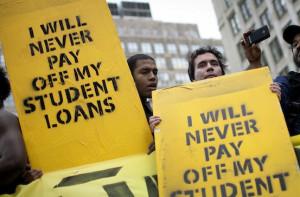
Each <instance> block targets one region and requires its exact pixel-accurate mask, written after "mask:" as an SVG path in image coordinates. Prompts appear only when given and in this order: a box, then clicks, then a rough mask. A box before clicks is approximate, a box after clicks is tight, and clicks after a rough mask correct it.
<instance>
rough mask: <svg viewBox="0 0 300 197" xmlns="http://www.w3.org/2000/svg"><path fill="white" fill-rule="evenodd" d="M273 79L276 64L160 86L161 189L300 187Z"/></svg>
mask: <svg viewBox="0 0 300 197" xmlns="http://www.w3.org/2000/svg"><path fill="white" fill-rule="evenodd" d="M245 79H247V80H245ZM271 82H272V80H271V77H270V75H269V72H268V70H267V69H258V70H252V71H247V72H243V73H237V74H233V75H230V76H225V77H219V78H215V79H211V80H206V81H202V82H196V83H192V84H187V85H182V86H179V87H175V88H170V89H165V90H161V91H156V92H155V94H154V96H153V99H154V110H155V111H154V112H155V114H156V115H159V116H160V117H161V119H162V122H161V124H160V125H159V127H158V128H157V129H156V131H155V138H156V146H157V147H156V150H157V170H158V183H159V192H160V196H173V197H175V196H178V197H182V196H275V195H276V196H296V194H297V193H299V190H300V189H299V187H298V186H297V185H299V183H300V176H299V175H300V174H299V171H298V169H299V167H298V164H297V160H296V157H295V153H294V150H293V146H292V143H291V141H290V138H289V134H288V131H287V128H286V125H285V122H284V117H283V114H282V113H281V109H280V104H279V101H278V98H277V96H276V95H275V94H274V93H272V92H271V91H270V89H269V85H270V83H271ZM174 122H176V124H174Z"/></svg>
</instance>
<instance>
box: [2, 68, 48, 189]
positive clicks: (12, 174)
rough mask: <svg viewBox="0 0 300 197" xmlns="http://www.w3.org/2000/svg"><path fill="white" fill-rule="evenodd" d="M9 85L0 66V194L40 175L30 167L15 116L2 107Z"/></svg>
mask: <svg viewBox="0 0 300 197" xmlns="http://www.w3.org/2000/svg"><path fill="white" fill-rule="evenodd" d="M9 93H10V85H9V81H8V79H7V78H6V74H5V72H4V69H3V68H2V67H0V177H1V178H0V194H5V193H14V192H15V188H16V186H17V185H18V184H28V183H30V182H31V181H33V180H35V179H37V178H39V177H41V176H42V172H41V171H39V170H34V169H31V168H30V165H29V163H28V159H27V153H26V150H25V146H24V142H23V137H22V133H21V129H20V125H19V120H18V118H17V116H15V115H14V114H12V113H10V112H8V111H6V110H5V109H4V100H5V99H6V98H7V97H8V96H9Z"/></svg>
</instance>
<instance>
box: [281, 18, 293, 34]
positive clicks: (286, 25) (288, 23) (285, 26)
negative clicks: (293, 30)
mask: <svg viewBox="0 0 300 197" xmlns="http://www.w3.org/2000/svg"><path fill="white" fill-rule="evenodd" d="M291 24H292V21H291V20H289V21H288V22H287V23H286V24H285V25H284V27H283V28H282V33H283V31H284V30H285V28H287V27H288V26H290V25H291Z"/></svg>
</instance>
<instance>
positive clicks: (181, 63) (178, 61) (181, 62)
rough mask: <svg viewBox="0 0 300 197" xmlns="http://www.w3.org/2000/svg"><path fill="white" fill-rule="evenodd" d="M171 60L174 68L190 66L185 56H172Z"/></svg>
mask: <svg viewBox="0 0 300 197" xmlns="http://www.w3.org/2000/svg"><path fill="white" fill-rule="evenodd" d="M171 61H172V65H173V68H174V69H187V68H188V62H187V61H186V60H185V59H184V58H172V59H171Z"/></svg>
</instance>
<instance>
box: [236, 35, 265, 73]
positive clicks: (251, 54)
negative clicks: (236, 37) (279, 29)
mask: <svg viewBox="0 0 300 197" xmlns="http://www.w3.org/2000/svg"><path fill="white" fill-rule="evenodd" d="M250 32H251V31H248V32H246V33H244V34H243V40H241V43H240V44H241V45H242V47H243V50H244V53H245V56H246V58H247V60H248V62H249V66H248V68H247V69H246V70H250V69H255V68H260V67H262V63H261V50H260V48H259V47H258V45H256V44H252V45H250V44H249V43H248V42H247V39H246V37H247V36H248V35H249V34H250Z"/></svg>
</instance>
